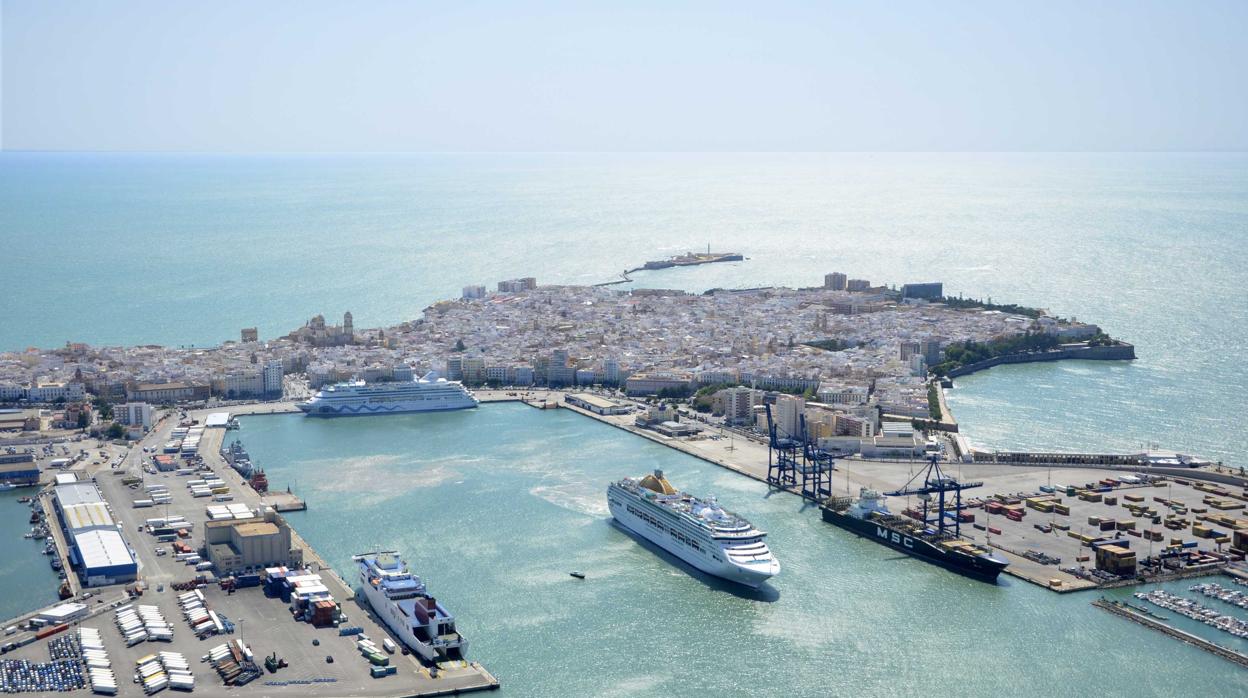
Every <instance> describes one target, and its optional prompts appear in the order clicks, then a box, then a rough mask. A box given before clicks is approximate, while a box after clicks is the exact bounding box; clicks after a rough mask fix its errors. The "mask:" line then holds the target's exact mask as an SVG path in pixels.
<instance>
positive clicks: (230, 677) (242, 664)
mask: <svg viewBox="0 0 1248 698" xmlns="http://www.w3.org/2000/svg"><path fill="white" fill-rule="evenodd" d="M208 662H209V663H210V664H212V668H214V669H216V670H217V673H218V674H220V676H221V680H222V681H224V682H225V685H227V686H242V685H244V684H247V683H250V682H252V681H254V680H256V679H258V678H260V676H261V675H262V674H263V672H262V671H261V670H260V667H259V665H257V664H256V662H255V656H254V655H253V654H252V652H251V649H250V648H248V647H247V645H246V644H244V643H243V641H242V640H241V639H238V640H230V641H229V642H227V643H225V644H224V645H217V646H216V647H213V648H212V649H211V650H208Z"/></svg>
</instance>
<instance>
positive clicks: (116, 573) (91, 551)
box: [70, 528, 139, 587]
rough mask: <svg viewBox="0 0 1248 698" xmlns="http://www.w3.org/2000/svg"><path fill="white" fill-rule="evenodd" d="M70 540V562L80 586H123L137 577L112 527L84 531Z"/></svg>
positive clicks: (127, 550) (135, 567)
mask: <svg viewBox="0 0 1248 698" xmlns="http://www.w3.org/2000/svg"><path fill="white" fill-rule="evenodd" d="M72 539H73V542H74V543H73V545H72V546H71V550H70V559H71V561H72V562H73V563H74V567H75V568H77V570H78V573H79V575H80V576H81V578H82V585H83V586H86V587H94V586H103V585H106V584H123V583H125V582H133V581H134V580H135V579H136V578H138V575H139V565H138V563H137V562H135V560H134V555H133V554H131V552H130V548H129V547H128V546H127V545H126V541H125V539H123V538H122V537H121V533H119V532H118V531H117V529H116V528H113V529H98V530H94V531H86V532H83V533H79V534H76V535H74V536H73V537H72Z"/></svg>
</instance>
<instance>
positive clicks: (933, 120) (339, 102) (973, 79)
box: [0, 0, 1248, 152]
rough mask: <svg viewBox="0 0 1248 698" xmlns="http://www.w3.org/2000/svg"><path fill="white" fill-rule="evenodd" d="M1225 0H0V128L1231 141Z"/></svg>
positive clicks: (526, 145) (980, 143)
mask: <svg viewBox="0 0 1248 698" xmlns="http://www.w3.org/2000/svg"><path fill="white" fill-rule="evenodd" d="M1245 36H1248V2H1243V1H1242V0H1232V1H1230V2H1222V1H1218V0H1202V1H1201V2H1191V3H1187V2H1152V1H1149V0H1138V1H1132V2H1117V1H1106V0H1101V1H1097V0H1080V1H1078V2H1068V1H1065V0H1056V1H1053V2H993V1H985V2H974V1H966V0H947V1H944V2H934V1H928V2H910V1H908V0H892V1H889V2H852V3H847V2H835V1H825V2H790V1H786V0H778V1H774V2H772V1H769V2H758V1H757V0H754V1H752V2H736V1H732V0H719V1H715V2H679V1H677V0H667V1H658V2H652V1H650V0H629V1H628V2H619V1H617V2H592V1H590V0H583V1H580V2H558V1H551V2H525V1H523V0H515V1H513V2H483V1H476V0H452V1H448V2H433V1H431V2H387V1H383V0H374V1H371V2H342V1H341V0H339V1H335V2H322V1H321V0H300V1H299V2H287V1H284V0H266V2H259V3H256V2H236V1H234V0H212V2H195V3H186V2H168V1H167V0H158V1H149V0H114V1H111V2H104V1H94V2H92V1H77V0H61V1H57V2H47V1H44V0H0V42H2V44H0V62H2V69H0V81H2V85H0V98H2V99H3V102H2V103H0V119H2V121H0V147H3V148H4V149H8V150H73V151H79V150H105V151H197V152H198V151H212V152H215V151H222V152H276V151H311V152H330V151H368V152H371V151H846V150H848V151H898V150H900V151H1119V150H1125V151H1136V150H1147V151H1152V150H1183V151H1185V150H1200V151H1204V150H1248V89H1246V88H1248V70H1245V66H1248V40H1246V39H1245Z"/></svg>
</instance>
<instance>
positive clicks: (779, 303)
mask: <svg viewBox="0 0 1248 698" xmlns="http://www.w3.org/2000/svg"><path fill="white" fill-rule="evenodd" d="M843 276H845V275H843V274H831V275H829V278H827V279H826V280H825V283H826V284H827V285H829V286H831V288H815V289H803V290H795V289H786V288H771V289H758V290H751V291H740V292H737V291H719V292H715V293H711V294H688V293H684V292H668V291H661V290H654V289H650V290H646V291H644V292H643V291H637V292H629V291H620V290H614V289H612V288H607V287H585V286H542V287H538V286H537V285H536V281H535V280H534V279H533V278H532V277H525V278H521V279H511V280H506V281H502V282H499V289H500V292H499V293H488V292H486V291H485V289H484V288H483V287H480V286H468V287H465V289H464V298H461V299H457V300H448V301H442V302H439V303H435V304H434V305H432V306H430V307H429V308H426V309H425V310H424V312H423V314H422V316H421V317H420V318H419V319H416V320H413V321H409V322H405V323H402V324H400V325H397V326H395V327H388V328H384V329H372V330H356V329H355V327H354V325H353V320H352V318H351V317H350V314H347V315H345V316H344V318H343V324H342V325H341V326H335V327H331V326H327V325H326V324H325V321H324V318H323V317H321V316H317V317H315V318H313V319H312V320H311V321H309V322H308V323H307V324H306V325H304V326H303V327H302V328H300V329H298V330H296V331H295V332H292V333H290V334H289V335H287V336H286V337H281V338H277V339H274V340H271V341H266V342H258V341H248V342H243V343H239V342H226V343H224V344H223V345H221V346H219V347H215V348H210V349H171V348H164V347H151V346H143V347H99V348H96V347H89V346H86V345H82V344H67V345H66V346H65V347H64V348H58V349H51V350H28V351H25V352H14V353H7V354H0V400H4V401H8V402H16V401H20V400H23V399H28V397H27V396H29V395H37V396H39V397H41V398H45V399H46V398H53V399H55V397H54V396H57V395H60V394H62V392H63V394H65V395H66V396H67V399H71V400H72V399H74V398H73V397H71V396H72V395H74V394H81V393H82V392H84V389H85V391H90V392H91V393H92V394H95V395H101V396H105V397H107V398H108V399H110V400H112V401H113V402H114V403H120V402H124V401H132V402H146V403H150V404H163V403H169V402H176V401H182V400H197V399H205V398H207V397H210V396H219V397H236V398H255V397H276V396H279V395H281V393H282V383H283V377H284V376H285V375H288V374H305V375H306V377H307V380H308V383H309V384H310V386H311V387H313V388H316V387H319V386H321V385H323V384H325V383H329V382H333V381H340V380H347V379H350V378H363V379H364V380H373V381H375V380H411V379H412V377H414V376H419V375H424V374H425V373H427V372H428V371H431V370H436V371H438V372H439V373H441V374H443V375H445V376H446V377H447V378H449V379H453V380H464V381H466V382H469V383H474V384H476V383H487V382H488V383H494V384H503V385H535V384H536V385H556V386H573V385H581V384H586V383H606V384H610V385H618V386H621V387H623V388H625V389H626V390H627V391H628V392H629V393H631V394H635V395H648V394H657V393H659V392H661V391H664V390H669V391H672V392H683V391H696V390H698V389H699V388H702V387H705V386H711V385H734V384H735V385H742V386H745V387H748V388H754V389H758V390H780V391H786V392H793V393H798V394H801V393H807V395H808V396H809V397H810V398H811V399H812V400H817V401H818V402H820V403H823V404H826V405H830V406H832V407H833V408H835V409H838V410H842V411H847V412H848V411H850V410H852V409H854V408H858V407H861V406H864V405H867V404H868V403H870V404H872V405H878V406H879V407H880V408H881V409H883V411H885V412H887V413H890V414H897V415H902V416H904V415H922V414H926V411H927V405H926V399H927V396H926V389H925V386H924V379H925V375H924V372H925V369H926V366H930V365H933V364H935V363H938V362H939V361H940V357H941V348H942V347H944V346H947V345H948V344H949V343H952V342H962V341H968V340H974V341H988V340H991V339H993V338H996V337H1000V336H1011V335H1016V334H1019V333H1022V332H1025V331H1028V330H1029V329H1035V330H1040V331H1045V332H1051V333H1053V334H1056V335H1058V336H1063V337H1065V336H1085V335H1087V336H1090V333H1092V334H1094V333H1095V332H1097V331H1098V328H1095V326H1090V325H1070V324H1068V323H1061V322H1059V321H1057V320H1053V319H1051V318H1043V317H1042V318H1041V319H1040V320H1039V321H1033V320H1032V319H1031V318H1027V317H1023V316H1018V315H1009V314H1005V313H1001V312H997V311H983V310H979V309H953V308H949V307H946V306H944V305H942V304H939V303H920V304H904V303H900V302H899V301H898V299H897V298H896V297H895V295H890V294H889V293H888V292H886V291H885V290H884V289H880V288H870V287H869V284H866V282H865V281H862V283H857V284H856V283H854V282H855V281H859V280H853V279H844V284H845V287H846V288H849V287H851V286H853V287H854V288H862V289H863V290H861V291H854V292H850V291H849V290H844V291H842V290H836V288H837V287H838V286H840V285H841V283H842V278H841V277H843ZM864 284H865V286H864ZM248 339H250V333H249V335H248ZM669 394H670V393H669ZM746 394H747V393H741V395H742V396H743V397H740V398H734V399H739V400H741V401H742V402H739V403H736V402H734V403H733V405H732V414H733V419H735V420H740V421H741V422H743V423H748V422H749V416H750V410H751V409H753V408H756V407H757V406H758V403H757V402H756V401H754V398H748V402H747V398H746V397H744V396H745V395H746ZM47 401H52V400H47ZM829 428H831V427H829ZM844 428H845V429H852V428H853V427H852V425H850V426H845V427H844Z"/></svg>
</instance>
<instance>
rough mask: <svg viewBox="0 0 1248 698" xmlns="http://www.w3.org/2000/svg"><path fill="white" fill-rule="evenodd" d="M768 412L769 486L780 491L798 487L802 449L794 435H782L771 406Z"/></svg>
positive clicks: (768, 404) (767, 408) (766, 405)
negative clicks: (773, 416) (799, 455)
mask: <svg viewBox="0 0 1248 698" xmlns="http://www.w3.org/2000/svg"><path fill="white" fill-rule="evenodd" d="M764 409H765V410H766V412H767V484H769V485H772V486H774V487H779V488H780V489H787V488H789V487H793V486H795V485H797V453H798V449H799V448H800V447H801V446H800V444H798V442H797V441H796V440H795V439H793V438H792V434H784V435H783V436H781V435H780V433H779V432H780V429H779V428H778V427H777V426H776V420H775V419H774V418H772V416H771V404H770V403H766V404H765V405H764Z"/></svg>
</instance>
